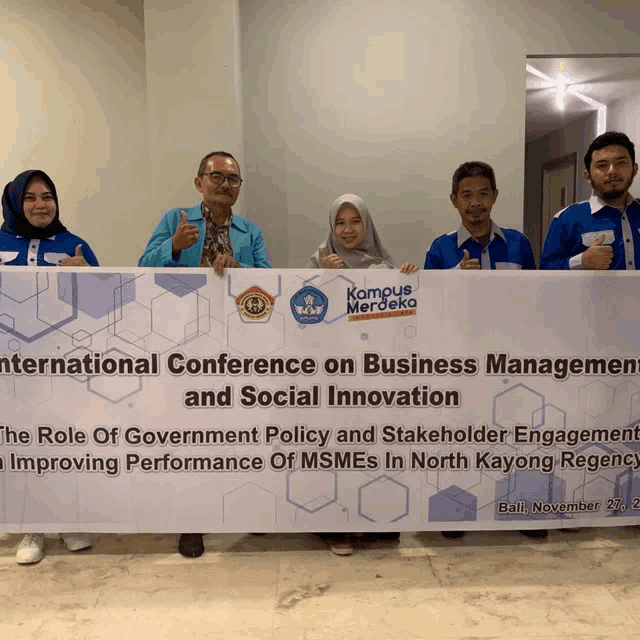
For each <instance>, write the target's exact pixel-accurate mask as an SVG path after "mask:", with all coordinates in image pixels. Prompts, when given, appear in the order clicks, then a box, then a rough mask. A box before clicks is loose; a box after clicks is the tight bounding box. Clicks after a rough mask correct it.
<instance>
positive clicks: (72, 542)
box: [60, 533, 91, 551]
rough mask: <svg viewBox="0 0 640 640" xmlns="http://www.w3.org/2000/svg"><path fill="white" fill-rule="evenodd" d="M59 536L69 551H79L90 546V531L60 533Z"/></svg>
mask: <svg viewBox="0 0 640 640" xmlns="http://www.w3.org/2000/svg"><path fill="white" fill-rule="evenodd" d="M60 537H61V538H62V539H63V540H64V543H65V544H66V545H67V549H69V551H80V549H86V548H87V547H90V546H91V534H90V533H61V534H60Z"/></svg>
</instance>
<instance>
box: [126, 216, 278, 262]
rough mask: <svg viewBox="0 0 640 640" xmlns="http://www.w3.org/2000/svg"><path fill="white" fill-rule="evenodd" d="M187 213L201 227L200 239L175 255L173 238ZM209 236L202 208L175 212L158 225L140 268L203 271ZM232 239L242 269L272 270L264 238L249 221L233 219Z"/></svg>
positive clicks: (233, 217) (192, 221) (141, 260)
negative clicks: (207, 236) (203, 250)
mask: <svg viewBox="0 0 640 640" xmlns="http://www.w3.org/2000/svg"><path fill="white" fill-rule="evenodd" d="M184 213H186V214H187V220H188V222H189V223H190V224H195V225H196V227H198V231H199V232H200V235H199V236H198V240H197V241H196V243H195V244H194V245H193V246H192V247H189V248H188V249H183V250H182V251H180V252H179V253H177V254H174V253H173V244H172V238H173V235H174V234H175V232H176V229H177V228H178V224H180V220H181V218H182V216H183V215H184ZM205 236H206V221H205V219H204V216H203V215H202V207H201V205H197V206H195V207H188V208H186V209H185V208H182V207H180V208H178V209H171V210H170V211H167V213H165V215H164V216H163V217H162V219H161V220H160V222H159V223H158V226H157V227H156V229H155V231H154V232H153V234H152V236H151V239H150V240H149V243H148V244H147V247H146V248H145V250H144V253H143V254H142V257H141V258H140V260H139V261H138V266H139V267H178V266H180V267H199V266H200V261H201V258H202V249H203V248H204V240H205ZM229 236H230V238H231V246H232V247H233V257H234V258H235V259H236V260H237V261H238V262H239V263H240V266H241V267H243V268H245V269H249V268H258V269H269V268H270V267H271V262H270V261H269V257H268V256H267V250H266V247H265V244H264V235H263V234H262V230H261V229H260V227H259V226H258V225H257V224H255V223H254V222H251V220H247V219H246V218H240V217H239V216H235V215H234V216H232V218H231V227H230V229H229Z"/></svg>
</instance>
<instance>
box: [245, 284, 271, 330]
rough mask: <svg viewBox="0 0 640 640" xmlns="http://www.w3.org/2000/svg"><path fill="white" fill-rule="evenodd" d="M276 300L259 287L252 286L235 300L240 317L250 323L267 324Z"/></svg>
mask: <svg viewBox="0 0 640 640" xmlns="http://www.w3.org/2000/svg"><path fill="white" fill-rule="evenodd" d="M275 303H276V299H275V298H274V297H273V296H272V295H271V294H270V293H267V292H266V291H265V290H264V289H262V288H261V287H258V286H257V285H254V286H253V287H249V288H248V289H247V290H246V291H243V292H242V293H241V294H240V295H239V296H238V297H237V298H236V306H237V307H238V312H239V313H240V316H241V317H242V318H243V320H244V318H246V319H247V320H249V321H250V322H260V321H261V322H268V321H269V318H270V317H271V312H272V311H273V307H274V305H275Z"/></svg>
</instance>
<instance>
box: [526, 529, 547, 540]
mask: <svg viewBox="0 0 640 640" xmlns="http://www.w3.org/2000/svg"><path fill="white" fill-rule="evenodd" d="M520 533H522V534H523V535H525V536H527V538H546V537H547V536H548V535H549V530H548V529H523V530H522V531H520Z"/></svg>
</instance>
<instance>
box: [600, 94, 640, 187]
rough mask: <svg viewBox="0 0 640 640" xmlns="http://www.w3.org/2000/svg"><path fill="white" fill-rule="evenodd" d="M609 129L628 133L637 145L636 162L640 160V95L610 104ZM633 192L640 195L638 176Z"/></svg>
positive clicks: (608, 113)
mask: <svg viewBox="0 0 640 640" xmlns="http://www.w3.org/2000/svg"><path fill="white" fill-rule="evenodd" d="M607 129H609V130H614V131H622V132H623V133H626V134H627V135H628V136H629V138H631V142H633V144H635V145H636V162H638V161H639V160H640V96H637V95H634V96H629V97H628V98H623V99H622V100H618V101H617V102H614V103H613V104H611V105H609V108H608V112H607ZM632 193H634V194H635V195H636V197H638V196H640V189H639V188H638V178H636V184H635V190H633V189H632Z"/></svg>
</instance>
